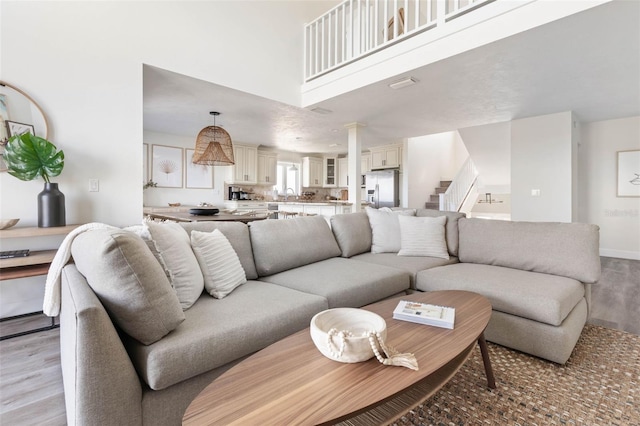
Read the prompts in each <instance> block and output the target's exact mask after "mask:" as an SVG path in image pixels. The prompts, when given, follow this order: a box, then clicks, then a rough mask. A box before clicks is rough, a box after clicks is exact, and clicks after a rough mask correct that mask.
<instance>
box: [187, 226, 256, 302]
mask: <svg viewBox="0 0 640 426" xmlns="http://www.w3.org/2000/svg"><path fill="white" fill-rule="evenodd" d="M191 247H192V248H193V251H194V252H195V254H196V258H197V259H198V263H199V264H200V269H201V270H202V275H203V276H204V288H205V289H206V290H207V293H209V294H210V295H212V296H213V297H216V298H218V299H222V298H223V297H225V296H226V295H228V294H229V293H231V292H232V291H233V290H234V289H235V288H236V287H238V286H239V285H242V284H244V283H246V282H247V276H246V275H245V273H244V269H242V265H241V264H240V259H238V255H237V254H236V252H235V251H234V250H233V247H231V244H230V243H229V240H227V238H226V237H225V236H224V235H223V234H222V232H220V231H219V230H218V229H216V230H214V231H213V232H200V231H191Z"/></svg>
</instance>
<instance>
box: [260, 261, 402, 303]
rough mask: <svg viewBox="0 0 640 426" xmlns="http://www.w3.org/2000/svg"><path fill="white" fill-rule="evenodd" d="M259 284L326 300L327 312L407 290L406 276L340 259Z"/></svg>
mask: <svg viewBox="0 0 640 426" xmlns="http://www.w3.org/2000/svg"><path fill="white" fill-rule="evenodd" d="M396 257H397V256H396ZM260 280H262V281H267V282H270V283H274V284H278V285H281V286H284V287H289V288H292V289H295V290H299V291H303V292H305V293H311V294H317V295H319V296H322V297H324V298H326V299H327V301H328V302H329V307H330V308H338V307H352V308H359V307H361V306H364V305H368V304H370V303H373V302H377V301H379V300H382V299H384V298H386V297H389V296H393V295H395V294H397V293H400V292H402V291H405V290H408V289H409V274H408V273H407V272H404V271H401V270H398V269H394V268H390V267H387V266H380V265H372V264H369V263H365V262H359V261H357V260H352V259H345V258H343V257H335V258H331V259H327V260H323V261H321V262H316V263H312V264H310V265H305V266H301V267H298V268H295V269H291V270H288V271H285V272H280V273H278V274H275V275H271V276H268V277H262V278H260Z"/></svg>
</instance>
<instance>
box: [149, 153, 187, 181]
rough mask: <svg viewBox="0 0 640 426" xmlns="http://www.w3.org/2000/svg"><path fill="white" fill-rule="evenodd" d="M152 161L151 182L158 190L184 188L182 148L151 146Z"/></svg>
mask: <svg viewBox="0 0 640 426" xmlns="http://www.w3.org/2000/svg"><path fill="white" fill-rule="evenodd" d="M151 159H152V166H151V180H153V181H154V182H156V183H157V184H158V188H182V170H183V164H184V163H183V149H182V148H176V147H174V146H164V145H151Z"/></svg>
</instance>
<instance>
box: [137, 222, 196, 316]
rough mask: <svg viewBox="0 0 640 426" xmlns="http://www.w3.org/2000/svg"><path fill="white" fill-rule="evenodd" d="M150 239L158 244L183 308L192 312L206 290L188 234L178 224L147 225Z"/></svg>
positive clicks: (154, 223)
mask: <svg viewBox="0 0 640 426" xmlns="http://www.w3.org/2000/svg"><path fill="white" fill-rule="evenodd" d="M146 224H147V226H148V227H149V232H150V233H151V238H153V240H154V241H155V242H156V247H157V248H158V250H159V251H160V253H161V255H162V258H163V259H164V262H165V264H166V267H167V268H168V270H169V273H170V277H171V285H172V286H173V288H175V289H176V293H177V294H178V300H180V304H181V305H182V309H184V310H187V309H189V308H190V307H191V306H192V305H193V304H194V303H196V301H197V300H198V298H199V297H200V295H201V294H202V291H203V290H204V278H203V276H202V271H201V270H200V264H199V263H198V259H196V255H195V254H194V253H193V250H192V249H191V239H190V238H189V234H188V233H187V231H186V230H185V229H184V228H183V227H182V226H180V225H179V224H178V223H175V222H147V223H146Z"/></svg>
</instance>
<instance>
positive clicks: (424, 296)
mask: <svg viewBox="0 0 640 426" xmlns="http://www.w3.org/2000/svg"><path fill="white" fill-rule="evenodd" d="M400 300H412V301H419V302H423V303H432V304H436V305H444V306H452V307H455V308H456V318H455V326H454V329H453V330H448V329H444V328H438V327H432V326H428V325H422V324H414V323H410V322H406V321H399V320H394V319H393V318H392V317H393V309H394V308H395V307H396V305H397V304H398V301H400ZM363 309H367V310H369V311H372V312H375V313H377V314H379V315H380V316H382V317H383V318H384V319H385V320H386V322H387V342H386V343H387V345H389V346H392V347H394V348H395V349H397V350H398V351H399V352H412V353H413V354H414V355H415V356H416V359H417V360H418V365H419V370H418V371H414V370H410V369H407V368H403V367H390V366H384V365H382V364H380V363H379V362H378V360H377V359H375V358H372V359H370V360H369V361H366V362H361V363H357V364H344V363H340V362H336V361H332V360H330V359H328V358H325V357H324V356H323V355H322V354H321V353H320V352H319V351H318V349H317V348H316V347H315V346H314V344H313V342H312V341H311V337H310V335H309V329H308V328H307V329H305V330H302V331H300V332H298V333H295V334H293V335H291V336H289V337H286V338H284V339H282V340H280V341H278V342H276V343H274V344H273V345H271V346H268V347H267V348H265V349H263V350H261V351H259V352H256V353H255V354H253V355H251V356H250V357H248V358H247V359H245V360H243V361H241V362H240V363H238V364H237V365H236V366H234V367H232V368H231V369H229V370H228V371H226V372H225V373H223V374H222V375H221V376H220V377H218V378H217V379H216V380H214V381H213V382H212V383H211V384H210V385H209V386H207V387H206V388H205V389H204V390H203V391H202V392H201V393H200V394H199V395H198V396H197V397H196V398H195V399H194V400H193V402H192V403H191V405H189V407H188V408H187V411H186V412H185V415H184V418H183V424H185V425H231V424H235V425H258V424H260V425H268V424H273V425H296V424H304V425H316V424H334V423H338V422H340V421H343V420H346V419H350V424H359V423H361V424H371V423H372V422H375V423H376V424H380V423H384V422H386V421H390V420H393V419H394V418H395V417H397V416H399V415H401V414H402V413H403V412H404V411H406V410H407V409H409V408H410V407H411V406H412V405H415V404H417V403H419V402H421V401H422V400H424V399H426V398H428V397H430V396H431V395H433V394H434V393H435V392H437V391H438V389H440V388H441V387H442V386H444V384H445V383H447V382H448V381H449V380H450V379H451V377H453V375H454V374H455V373H456V372H457V371H458V370H459V369H460V367H461V366H462V365H463V364H464V362H465V361H466V360H467V358H468V357H469V356H470V355H471V353H472V351H473V348H474V347H475V344H476V342H479V343H480V348H481V350H482V355H483V360H484V363H485V369H486V373H487V380H488V385H489V387H492V388H493V387H495V384H494V380H493V373H492V371H491V364H490V362H489V356H488V352H487V351H486V343H485V340H484V334H483V333H484V329H485V328H486V326H487V324H488V322H489V319H490V317H491V304H490V303H489V301H488V300H487V299H486V298H484V297H483V296H480V295H478V294H475V293H471V292H466V291H454V290H451V291H437V292H429V293H415V294H412V295H407V296H403V297H401V298H394V299H389V300H385V301H382V302H378V303H375V304H372V305H368V306H366V307H364V308H363ZM410 393H413V394H417V396H416V395H412V396H410V397H407V395H409V394H410ZM414 400H415V401H414ZM351 422H353V423H351Z"/></svg>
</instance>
